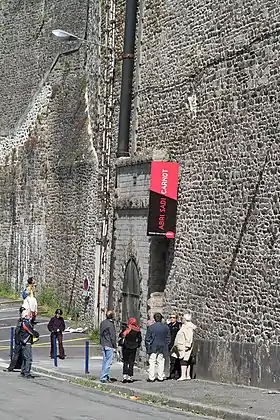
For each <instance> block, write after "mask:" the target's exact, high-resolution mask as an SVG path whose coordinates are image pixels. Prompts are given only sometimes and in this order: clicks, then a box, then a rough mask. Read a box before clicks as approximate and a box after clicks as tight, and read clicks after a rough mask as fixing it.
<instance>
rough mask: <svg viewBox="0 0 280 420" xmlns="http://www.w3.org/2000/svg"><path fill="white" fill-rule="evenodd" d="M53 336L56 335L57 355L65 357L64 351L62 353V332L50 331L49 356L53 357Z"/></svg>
mask: <svg viewBox="0 0 280 420" xmlns="http://www.w3.org/2000/svg"><path fill="white" fill-rule="evenodd" d="M54 336H56V338H57V341H58V351H59V357H65V353H64V347H63V343H62V333H51V354H50V356H51V357H52V358H53V357H54V348H53V344H54V343H53V338H54Z"/></svg>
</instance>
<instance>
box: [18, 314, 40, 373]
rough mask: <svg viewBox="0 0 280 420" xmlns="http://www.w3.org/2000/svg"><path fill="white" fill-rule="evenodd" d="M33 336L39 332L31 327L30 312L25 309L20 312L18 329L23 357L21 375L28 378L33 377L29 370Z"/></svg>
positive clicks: (37, 336) (36, 336)
mask: <svg viewBox="0 0 280 420" xmlns="http://www.w3.org/2000/svg"><path fill="white" fill-rule="evenodd" d="M34 337H35V338H39V333H38V332H37V331H35V330H34V329H33V326H32V314H31V312H28V311H26V310H25V311H23V312H22V324H21V331H20V340H21V343H22V359H23V360H22V365H21V375H22V376H23V377H25V378H28V379H29V378H32V377H33V376H32V375H31V373H30V370H31V364H32V344H33V338H34Z"/></svg>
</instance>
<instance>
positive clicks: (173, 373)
mask: <svg viewBox="0 0 280 420" xmlns="http://www.w3.org/2000/svg"><path fill="white" fill-rule="evenodd" d="M169 376H170V379H178V378H180V376H181V365H180V359H178V358H177V357H172V356H170V373H169Z"/></svg>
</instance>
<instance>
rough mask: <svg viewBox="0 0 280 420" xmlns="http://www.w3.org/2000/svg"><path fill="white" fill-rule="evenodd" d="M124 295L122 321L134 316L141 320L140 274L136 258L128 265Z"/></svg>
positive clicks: (129, 261)
mask: <svg viewBox="0 0 280 420" xmlns="http://www.w3.org/2000/svg"><path fill="white" fill-rule="evenodd" d="M122 295H123V299H122V321H123V322H127V321H128V319H129V318H130V317H134V318H136V319H137V321H138V322H140V276H139V271H138V268H137V265H136V262H135V260H134V258H130V259H129V260H128V262H127V265H126V269H125V273H124V281H123V292H122Z"/></svg>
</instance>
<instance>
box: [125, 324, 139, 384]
mask: <svg viewBox="0 0 280 420" xmlns="http://www.w3.org/2000/svg"><path fill="white" fill-rule="evenodd" d="M141 342H142V335H141V332H140V328H139V327H138V325H137V321H136V319H135V318H129V320H128V324H127V328H126V329H125V330H124V331H122V332H121V333H120V342H119V343H120V345H121V346H122V355H123V381H122V382H123V383H127V382H130V383H132V382H133V368H134V363H135V358H136V351H137V349H138V348H139V347H140V346H141Z"/></svg>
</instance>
